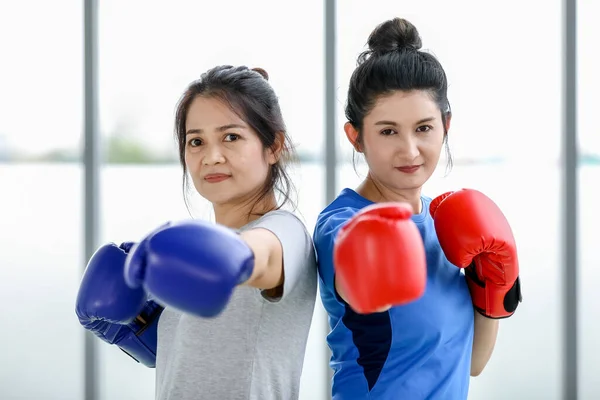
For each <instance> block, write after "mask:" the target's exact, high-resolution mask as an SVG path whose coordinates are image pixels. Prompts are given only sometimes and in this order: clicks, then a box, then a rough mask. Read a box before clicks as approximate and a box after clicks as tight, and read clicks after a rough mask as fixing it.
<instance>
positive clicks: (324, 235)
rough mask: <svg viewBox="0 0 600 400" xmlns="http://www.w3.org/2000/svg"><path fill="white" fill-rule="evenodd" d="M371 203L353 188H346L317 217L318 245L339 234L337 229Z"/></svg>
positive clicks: (315, 237)
mask: <svg viewBox="0 0 600 400" xmlns="http://www.w3.org/2000/svg"><path fill="white" fill-rule="evenodd" d="M369 204H371V202H370V201H368V200H367V199H365V198H363V197H361V196H360V195H359V194H357V193H356V192H355V191H353V190H351V189H344V190H342V192H341V193H340V194H339V196H338V197H336V199H335V200H334V201H332V202H331V203H330V204H329V205H328V206H327V207H326V208H325V209H324V210H323V211H321V213H320V214H319V217H318V218H317V223H316V225H315V232H314V235H313V237H314V240H315V243H316V244H317V245H318V244H319V242H320V241H323V240H325V241H329V240H331V239H333V237H335V235H337V231H338V230H339V228H341V227H342V226H343V225H344V224H345V223H346V222H347V221H348V220H349V219H351V218H352V217H353V216H354V215H355V214H356V213H358V212H359V211H360V210H361V209H362V208H364V207H366V206H368V205H369Z"/></svg>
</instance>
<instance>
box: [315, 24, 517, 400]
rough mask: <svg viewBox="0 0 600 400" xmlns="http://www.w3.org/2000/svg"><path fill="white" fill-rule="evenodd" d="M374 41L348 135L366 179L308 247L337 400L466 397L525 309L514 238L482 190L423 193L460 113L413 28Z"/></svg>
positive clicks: (354, 83) (355, 83)
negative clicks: (506, 326)
mask: <svg viewBox="0 0 600 400" xmlns="http://www.w3.org/2000/svg"><path fill="white" fill-rule="evenodd" d="M368 44H369V49H368V50H367V51H365V52H364V53H363V54H361V56H360V57H359V60H358V61H359V63H358V67H357V68H356V70H355V71H354V73H353V75H352V78H351V81H350V87H349V91H348V100H347V105H346V117H347V119H348V122H347V123H346V124H345V126H344V130H345V132H346V136H347V137H348V140H349V141H350V143H351V144H352V145H353V147H354V149H355V150H356V151H357V152H359V153H362V154H363V155H364V157H365V160H366V162H367V164H368V166H369V173H368V175H367V177H366V178H365V180H364V181H363V182H362V183H361V185H360V186H359V187H358V188H357V189H356V190H352V189H348V188H347V189H344V190H343V191H342V192H341V193H340V195H339V196H338V197H337V198H336V199H335V200H334V201H333V202H332V203H331V204H330V205H329V206H328V207H327V208H326V209H325V210H323V211H322V212H321V214H320V215H319V218H318V220H317V224H316V227H315V233H314V237H313V238H314V241H315V246H316V250H317V255H318V263H319V279H320V291H321V298H322V301H323V304H324V306H325V309H326V310H327V312H328V314H329V323H330V327H331V332H330V334H329V335H328V338H327V341H328V345H329V347H330V349H331V351H332V358H331V367H332V368H333V370H334V377H333V392H332V395H333V399H334V400H346V399H352V400H355V399H382V400H386V399H409V400H419V399H442V400H454V399H456V400H464V399H466V398H467V395H468V389H469V377H470V376H477V375H479V374H480V373H481V371H482V370H483V368H484V367H485V365H486V364H487V362H488V360H489V359H490V357H491V354H492V351H493V348H494V344H495V342H496V336H497V332H498V321H499V319H501V318H507V317H509V316H511V315H512V314H513V313H514V312H515V310H516V308H517V305H518V303H519V302H520V301H521V293H520V283H519V282H520V281H519V267H518V258H517V251H516V244H515V240H514V238H513V235H512V232H511V229H510V226H509V224H508V222H507V221H506V219H505V218H504V216H503V215H502V212H501V211H500V210H499V208H498V207H497V206H496V205H495V204H494V203H493V202H492V201H491V200H490V199H489V198H487V197H486V196H485V195H484V194H482V193H480V192H478V191H475V190H470V189H463V190H459V191H456V192H449V193H445V194H442V195H441V196H438V197H437V198H435V199H433V200H432V199H431V198H429V197H426V196H424V195H422V194H421V189H422V186H423V185H424V184H425V182H426V181H427V180H428V179H429V178H430V177H431V175H432V174H433V172H434V170H435V168H436V166H437V163H438V161H439V158H440V154H441V150H442V148H443V147H444V145H446V150H448V148H447V137H448V130H449V127H450V120H451V112H450V105H449V102H448V98H447V88H448V82H447V78H446V74H445V72H444V70H443V68H442V66H441V65H440V63H439V61H438V60H437V59H436V58H435V57H434V56H432V55H431V54H428V53H426V52H423V51H420V48H421V39H420V36H419V33H418V31H417V29H416V28H415V27H414V26H413V25H412V24H411V23H410V22H408V21H406V20H403V19H399V18H395V19H393V20H389V21H386V22H384V23H383V24H381V25H379V26H378V27H377V28H376V29H375V30H374V31H373V32H372V33H371V35H370V37H369V40H368ZM461 270H462V271H461ZM463 272H464V274H463Z"/></svg>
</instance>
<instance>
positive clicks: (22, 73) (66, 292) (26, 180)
mask: <svg viewBox="0 0 600 400" xmlns="http://www.w3.org/2000/svg"><path fill="white" fill-rule="evenodd" d="M81 5H82V2H74V3H72V2H46V1H34V2H0V48H1V49H2V50H1V58H2V67H0V69H1V70H2V72H1V73H0V88H1V89H0V109H1V110H2V111H1V114H2V116H1V117H0V188H1V189H0V192H1V195H0V198H1V200H0V203H1V204H2V206H1V207H0V221H1V222H0V293H1V294H0V297H1V298H2V301H1V302H0V318H1V320H2V329H0V343H2V346H1V347H2V362H1V363H0V382H1V385H0V387H1V388H0V397H2V398H3V399H16V398H20V399H21V398H26V399H48V400H50V399H56V400H59V399H79V398H82V397H83V339H84V331H83V330H82V328H81V326H80V325H79V322H78V321H77V317H76V315H75V297H76V293H77V289H78V287H79V281H80V278H81V273H82V270H83V266H84V265H85V261H84V254H83V243H84V241H83V237H82V233H83V210H82V205H83V196H82V195H83V192H82V188H83V185H82V167H81V165H80V164H79V162H78V159H79V154H80V150H81V149H80V140H81V127H82V110H83V102H82V81H83V68H82V62H83V51H82V50H83V36H82V32H83V30H82V19H83V10H82V6H81ZM50 15H51V16H57V15H58V16H60V18H59V19H60V22H58V23H57V18H54V17H52V18H48V16H50Z"/></svg>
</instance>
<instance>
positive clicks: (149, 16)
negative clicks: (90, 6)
mask: <svg viewBox="0 0 600 400" xmlns="http://www.w3.org/2000/svg"><path fill="white" fill-rule="evenodd" d="M322 9H323V4H322V1H319V0H312V1H307V2H295V3H289V2H279V1H276V0H261V1H253V2H246V1H241V0H235V1H229V2H198V1H191V0H189V1H174V2H170V3H169V6H168V7H164V6H159V4H158V3H148V2H145V1H141V0H136V1H127V2H123V1H114V0H110V1H109V0H107V1H103V2H101V3H100V57H99V59H100V82H101V85H100V88H101V93H100V97H101V101H100V109H101V117H102V120H101V127H102V134H103V139H104V141H105V143H106V145H107V153H106V160H107V163H108V164H106V165H105V166H104V171H103V177H102V179H103V181H102V184H103V198H102V202H101V207H102V217H103V218H102V220H103V222H104V225H103V235H102V237H103V240H111V241H121V240H138V239H139V238H141V237H142V236H143V235H145V234H146V233H148V232H149V231H150V230H152V229H154V228H155V227H156V226H157V225H159V224H161V223H163V222H165V221H167V220H173V219H178V218H189V217H190V215H189V214H188V211H187V210H186V208H185V205H184V202H183V194H182V189H181V171H180V168H179V166H178V165H177V162H178V160H177V159H176V157H177V152H176V149H175V143H174V140H173V121H174V109H175V105H176V102H177V100H178V99H179V97H180V95H181V94H182V93H183V91H184V89H185V88H186V86H187V84H188V83H190V82H191V81H192V80H194V79H197V78H199V76H200V74H201V73H202V72H204V71H205V70H207V69H209V68H211V67H213V66H216V65H220V64H231V65H237V64H241V65H247V66H249V67H262V68H264V69H266V70H267V72H268V73H269V81H270V82H271V84H272V85H273V87H274V89H275V91H276V92H277V94H278V96H279V98H280V104H281V107H282V110H283V114H284V118H285V121H286V124H287V127H288V131H289V134H290V135H291V137H292V139H293V140H294V142H295V144H296V145H297V150H298V152H299V153H300V156H301V159H302V160H303V162H302V165H301V166H300V167H297V168H296V169H295V171H294V172H293V174H294V175H293V178H294V182H295V184H296V186H297V189H298V193H299V206H300V207H299V208H300V212H301V213H302V216H303V217H304V218H305V222H306V223H307V225H308V227H309V229H310V230H311V231H312V229H313V226H314V222H315V220H316V216H317V214H318V212H319V211H320V210H321V208H322V207H323V206H324V197H323V190H324V188H323V183H322V181H323V176H324V172H323V168H322V164H321V162H320V161H310V160H313V159H314V158H315V157H316V156H318V155H319V154H320V151H321V148H322V143H323V132H322V131H323V129H322V126H323V122H322V120H323V101H322V97H323V78H322V76H323V44H322V42H323V27H322V25H323V18H322V14H323V10H322ZM232 10H235V12H232ZM273 15H275V16H278V17H275V18H274V17H273ZM290 16H293V17H292V18H290ZM308 27H310V29H309V28H308ZM125 164H129V165H125ZM191 200H192V202H191V203H192V210H191V211H192V215H193V216H194V217H197V218H207V219H211V218H212V215H211V212H210V208H209V206H208V204H206V202H204V201H202V200H201V199H200V198H199V196H198V195H195V196H191ZM321 307H322V306H321V303H320V301H317V310H316V312H315V320H314V321H315V322H314V323H313V326H312V331H311V336H310V338H309V344H308V349H307V355H306V361H305V368H304V372H303V376H302V387H301V395H302V398H303V399H319V398H322V394H323V393H325V389H324V388H323V385H324V384H325V382H326V380H327V377H326V372H327V371H326V364H325V363H326V358H325V357H326V356H325V345H324V335H325V332H326V331H325V328H324V323H325V321H324V319H325V317H324V315H323V313H322V308H321ZM101 351H102V364H101V365H102V379H101V384H100V387H101V388H102V390H103V392H102V398H103V399H113V398H121V397H126V398H128V399H146V398H151V397H152V396H153V393H154V371H149V370H147V369H145V367H142V366H140V365H138V364H136V363H135V362H133V361H132V360H130V359H129V358H128V357H127V356H126V355H124V354H122V353H121V352H120V351H119V350H118V349H114V348H110V347H109V346H102V350H101ZM132 380H134V381H135V382H136V385H131V384H127V382H131V381H132Z"/></svg>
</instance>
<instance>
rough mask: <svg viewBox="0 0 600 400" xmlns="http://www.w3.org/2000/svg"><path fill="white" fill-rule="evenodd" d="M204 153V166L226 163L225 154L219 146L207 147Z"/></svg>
mask: <svg viewBox="0 0 600 400" xmlns="http://www.w3.org/2000/svg"><path fill="white" fill-rule="evenodd" d="M204 151H205V153H204V157H203V158H202V165H217V164H223V163H224V162H225V157H224V156H223V152H222V151H221V148H220V147H219V146H218V145H207V146H206V147H205V150H204Z"/></svg>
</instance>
